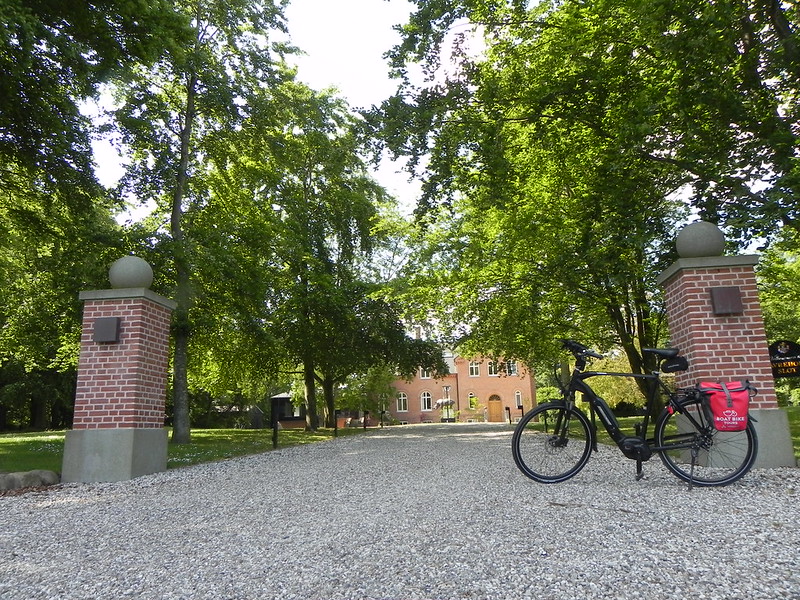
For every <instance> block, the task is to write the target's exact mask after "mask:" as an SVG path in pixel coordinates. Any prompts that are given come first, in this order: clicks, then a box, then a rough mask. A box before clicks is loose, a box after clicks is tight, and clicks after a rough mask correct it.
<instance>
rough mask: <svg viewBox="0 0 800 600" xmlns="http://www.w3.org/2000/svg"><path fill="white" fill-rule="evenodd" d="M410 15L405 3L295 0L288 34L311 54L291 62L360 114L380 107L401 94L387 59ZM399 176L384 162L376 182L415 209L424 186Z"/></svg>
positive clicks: (397, 0)
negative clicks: (336, 92) (379, 105)
mask: <svg viewBox="0 0 800 600" xmlns="http://www.w3.org/2000/svg"><path fill="white" fill-rule="evenodd" d="M411 9H412V4H410V3H409V2H407V1H406V0H291V4H290V5H289V7H288V9H287V10H286V13H285V14H286V18H287V22H288V26H289V34H290V36H291V39H292V43H293V44H294V45H295V46H297V47H299V48H300V49H301V50H303V51H304V52H305V53H306V56H302V57H298V58H295V59H292V60H293V62H295V63H296V64H297V66H298V78H299V79H300V80H301V81H303V82H304V83H306V84H308V85H309V86H310V87H312V88H313V89H316V90H321V89H325V88H328V87H335V88H337V89H338V91H339V93H340V95H341V96H342V97H344V98H347V100H348V101H349V103H350V106H352V107H353V108H356V109H357V108H368V107H370V106H372V105H373V104H379V103H380V102H381V101H383V100H385V99H386V98H388V97H389V96H391V95H392V94H393V93H394V92H395V91H396V89H397V82H396V81H393V80H391V79H390V78H389V76H388V71H389V67H388V64H387V62H386V60H385V59H384V58H383V55H384V53H386V52H387V51H388V50H390V49H391V48H392V47H393V46H394V45H395V44H396V43H398V42H399V41H400V35H399V34H398V33H397V32H396V31H394V30H393V29H392V27H393V26H394V25H398V24H399V25H402V24H404V23H406V21H407V20H408V16H409V14H410V12H411ZM399 171H400V166H399V165H397V164H393V163H391V162H390V161H388V160H385V161H383V163H382V165H381V167H380V168H379V169H378V170H377V171H375V172H373V176H374V177H375V178H376V180H377V181H378V182H379V183H380V184H381V185H383V187H385V188H386V189H387V190H388V191H389V193H391V194H392V195H393V196H395V197H396V198H397V199H398V200H399V201H400V204H401V205H402V206H405V207H410V206H411V205H412V204H413V203H414V201H415V199H416V195H417V193H418V191H419V184H418V183H417V182H409V181H408V174H406V173H405V172H399Z"/></svg>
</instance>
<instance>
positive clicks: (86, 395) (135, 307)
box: [62, 257, 175, 482]
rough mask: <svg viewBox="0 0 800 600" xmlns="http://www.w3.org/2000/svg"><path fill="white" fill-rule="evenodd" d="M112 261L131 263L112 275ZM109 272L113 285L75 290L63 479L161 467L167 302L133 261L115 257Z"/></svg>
mask: <svg viewBox="0 0 800 600" xmlns="http://www.w3.org/2000/svg"><path fill="white" fill-rule="evenodd" d="M119 265H122V266H123V268H125V267H127V268H128V270H129V271H130V270H131V269H130V268H131V266H132V267H133V271H134V272H133V274H132V275H131V273H127V274H123V276H121V277H120V276H118V277H116V278H115V277H114V268H115V266H119ZM137 270H138V271H137ZM148 270H149V277H148ZM134 275H138V278H137V277H134ZM110 276H111V279H112V286H114V288H115V289H109V290H96V291H87V292H82V293H81V294H80V298H81V300H83V301H84V309H83V329H82V334H81V350H80V358H79V362H78V382H77V388H76V392H75V413H74V417H73V425H72V427H73V428H72V430H71V431H68V432H67V437H66V439H65V443H64V459H63V465H62V481H65V482H66V481H79V482H94V481H122V480H126V479H132V478H133V477H138V476H140V475H146V474H149V473H155V472H158V471H164V470H166V468H167V430H166V429H165V428H164V405H165V398H166V388H167V367H168V358H169V331H170V320H171V316H172V311H173V310H174V309H175V303H174V302H173V301H172V300H169V299H167V298H164V297H162V296H160V295H158V294H156V293H154V292H152V291H151V290H149V289H147V288H148V286H149V285H150V282H151V281H152V270H150V267H149V265H147V263H145V262H144V261H141V259H137V258H135V257H125V258H124V259H121V260H120V261H117V263H115V264H114V266H112V271H111V273H110ZM129 285H130V286H131V287H126V286H129ZM119 286H123V287H119Z"/></svg>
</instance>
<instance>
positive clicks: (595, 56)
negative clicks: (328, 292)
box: [381, 3, 684, 372]
mask: <svg viewBox="0 0 800 600" xmlns="http://www.w3.org/2000/svg"><path fill="white" fill-rule="evenodd" d="M467 4H468V7H471V8H472V9H474V10H476V11H477V8H475V5H474V3H473V4H470V3H467ZM465 14H467V13H465ZM473 14H478V13H473ZM455 16H459V15H458V14H457V13H449V14H448V16H447V19H446V20H445V21H444V22H447V23H452V20H453V18H454V17H455ZM482 16H483V18H484V19H486V15H485V14H484V15H482ZM493 19H495V21H494V22H496V23H500V24H502V25H501V26H498V27H496V28H488V27H487V31H488V33H487V44H488V45H487V48H486V51H485V53H484V56H483V57H480V58H478V59H474V60H473V59H469V58H468V57H467V56H466V55H465V54H462V55H459V57H458V60H459V68H458V70H457V71H456V72H455V73H454V74H452V75H451V76H450V78H449V79H447V80H446V81H445V82H443V83H439V84H436V85H432V86H429V87H426V88H424V89H422V90H421V91H419V92H418V93H416V94H413V93H412V94H411V98H412V101H409V100H408V99H407V98H408V95H403V96H398V97H396V98H394V99H392V100H390V101H388V102H387V103H385V105H384V107H383V114H382V115H381V117H382V125H383V133H384V137H385V139H386V141H387V144H388V145H389V147H390V148H391V149H392V150H394V151H395V152H398V153H409V154H411V155H412V157H414V158H415V159H421V158H422V157H427V162H426V168H427V169H428V172H429V175H428V177H427V180H426V182H425V186H424V195H423V198H422V202H421V204H420V207H419V209H418V215H419V216H420V217H422V218H427V222H429V223H430V224H429V225H428V233H427V237H428V242H429V243H428V249H427V250H426V251H425V253H424V254H423V255H421V256H420V258H419V260H418V262H417V263H415V264H414V266H413V268H412V271H413V272H414V278H413V281H414V284H413V285H411V286H410V288H411V290H412V292H411V294H412V295H416V296H420V294H423V297H421V298H419V302H418V305H419V306H420V307H421V308H422V309H425V305H424V299H425V296H430V295H432V294H438V295H441V296H444V298H445V300H444V301H443V302H442V303H441V305H442V306H445V307H447V311H446V313H447V314H442V312H441V311H440V314H439V315H438V317H439V318H440V319H445V322H447V323H450V324H451V326H456V325H458V324H461V325H462V333H463V334H464V340H461V343H462V344H464V346H463V347H464V348H465V349H466V350H468V351H470V352H473V353H479V354H486V355H506V356H513V357H515V358H520V359H522V360H525V361H527V362H529V363H533V362H534V360H535V359H534V356H533V355H536V356H538V357H539V359H540V360H541V359H543V358H547V357H550V356H553V355H554V353H555V350H556V347H555V344H553V343H552V341H553V340H554V339H556V338H558V337H563V336H568V337H580V338H582V339H584V340H585V341H589V340H592V341H597V342H607V341H608V340H609V338H611V339H613V340H614V341H615V342H617V343H619V344H621V345H622V346H623V348H624V350H625V352H626V355H627V356H628V359H629V361H630V363H631V366H632V368H633V370H635V371H636V372H640V371H641V370H648V369H650V368H653V367H654V366H655V365H652V364H648V363H647V360H648V359H647V357H644V356H642V354H641V352H640V348H641V347H642V346H649V345H655V344H657V343H658V341H659V339H660V336H661V335H663V329H662V326H661V322H662V316H661V311H660V305H659V303H658V301H657V291H656V287H655V282H654V279H655V276H656V275H657V273H658V266H659V265H665V264H666V263H665V262H664V261H665V260H668V259H669V257H670V254H669V252H670V251H669V248H668V247H667V246H666V244H665V243H664V241H663V240H665V239H667V238H668V236H669V234H670V233H671V232H673V231H674V229H675V224H676V222H677V221H678V220H679V219H680V218H681V217H682V211H681V206H680V204H679V203H677V202H676V201H675V200H673V199H672V196H671V195H672V194H673V193H674V192H675V191H676V190H677V189H679V188H680V187H681V186H682V185H683V183H684V181H683V180H682V179H681V178H680V177H678V176H676V174H675V173H674V172H673V171H672V170H671V169H669V168H667V167H666V166H665V165H664V164H662V163H659V162H657V161H651V160H647V159H646V158H643V157H642V156H641V154H640V153H639V152H627V151H626V148H627V147H628V146H631V145H634V144H637V145H638V146H639V147H641V146H643V145H646V144H647V143H649V142H648V133H647V132H646V131H644V130H641V131H640V130H636V129H635V128H630V127H629V120H630V115H632V114H636V113H637V111H639V109H640V105H641V104H642V103H643V102H646V97H645V95H646V94H647V93H649V92H650V87H651V82H650V79H651V77H652V75H651V74H650V73H646V72H644V73H639V72H636V71H633V72H631V59H630V53H629V52H627V51H626V48H621V49H619V50H615V51H613V52H609V51H606V50H604V51H603V52H599V51H596V50H595V49H594V48H592V44H597V45H599V44H601V43H602V40H603V39H607V38H608V36H610V35H619V36H620V37H621V38H622V37H623V36H622V30H623V28H624V26H625V23H623V22H620V21H615V22H612V23H610V24H608V23H598V22H597V21H594V20H592V21H590V20H582V19H580V18H574V17H571V16H570V15H569V14H568V11H567V10H566V8H564V9H563V10H555V11H552V12H549V13H548V11H547V10H546V9H545V8H543V7H541V6H540V7H538V8H537V9H534V10H533V11H531V12H530V13H526V14H521V13H519V14H516V13H515V14H512V13H508V14H506V13H503V12H502V11H497V14H496V15H493ZM515 19H516V20H515ZM566 20H569V23H568V26H567V24H565V23H564V22H563V21H566ZM412 24H413V23H412ZM417 25H418V26H419V27H422V25H421V24H419V23H417ZM607 30H611V31H607ZM618 30H619V31H618ZM412 37H413V35H409V36H408V37H407V40H409V39H411V38H412ZM576 38H577V40H578V41H576ZM432 39H435V36H434V38H432ZM631 44H635V40H634V41H632V42H631ZM417 48H418V49H419V50H420V51H421V50H425V49H426V48H427V46H426V45H425V43H419V44H418V46H417ZM401 50H403V51H404V52H405V51H408V46H406V47H405V48H403V47H402V46H401ZM425 51H427V50H425ZM568 51H569V54H568V55H565V54H567V52H568ZM401 55H402V53H399V54H398V55H397V56H401ZM577 55H580V56H579V57H577ZM430 62H434V58H430ZM587 73H592V74H593V77H592V79H588V78H587V77H586V75H587ZM619 88H624V90H625V91H626V94H623V93H622V91H621V90H620V89H619ZM582 94H584V95H585V96H586V99H585V101H583V102H581V103H580V107H578V106H577V104H576V98H578V97H581V98H582V96H581V95H582ZM613 102H615V103H617V105H618V106H616V107H615V110H614V111H610V110H608V107H609V105H610V104H611V103H613ZM408 123H411V126H409V125H408ZM409 129H410V131H409ZM437 220H439V221H441V222H442V225H441V226H439V225H437V224H436V221H437ZM426 281H427V283H426ZM544 332H546V334H545V335H543V333H544ZM587 338H588V339H587Z"/></svg>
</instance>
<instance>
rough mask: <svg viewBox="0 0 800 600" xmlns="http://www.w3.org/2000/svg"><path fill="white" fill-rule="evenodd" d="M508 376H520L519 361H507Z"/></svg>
mask: <svg viewBox="0 0 800 600" xmlns="http://www.w3.org/2000/svg"><path fill="white" fill-rule="evenodd" d="M506 375H510V376H513V377H516V376H517V375H519V367H518V366H517V361H515V360H507V361H506Z"/></svg>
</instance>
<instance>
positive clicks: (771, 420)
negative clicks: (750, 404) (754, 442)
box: [750, 408, 797, 468]
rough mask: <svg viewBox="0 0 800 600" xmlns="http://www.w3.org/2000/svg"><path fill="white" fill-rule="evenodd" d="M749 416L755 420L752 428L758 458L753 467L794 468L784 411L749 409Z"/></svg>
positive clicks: (790, 438)
mask: <svg viewBox="0 0 800 600" xmlns="http://www.w3.org/2000/svg"><path fill="white" fill-rule="evenodd" d="M750 415H751V416H752V417H753V419H755V423H753V426H754V427H755V429H756V435H757V436H758V456H757V457H756V464H755V465H754V467H755V468H759V467H796V466H797V459H796V458H795V457H794V448H793V447H792V434H791V431H790V430H789V415H787V414H786V411H785V410H783V409H782V408H755V409H754V408H751V409H750Z"/></svg>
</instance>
